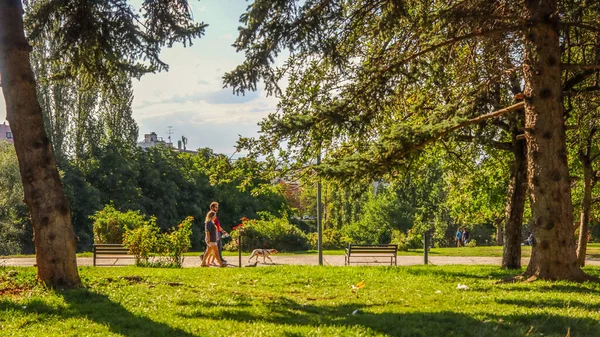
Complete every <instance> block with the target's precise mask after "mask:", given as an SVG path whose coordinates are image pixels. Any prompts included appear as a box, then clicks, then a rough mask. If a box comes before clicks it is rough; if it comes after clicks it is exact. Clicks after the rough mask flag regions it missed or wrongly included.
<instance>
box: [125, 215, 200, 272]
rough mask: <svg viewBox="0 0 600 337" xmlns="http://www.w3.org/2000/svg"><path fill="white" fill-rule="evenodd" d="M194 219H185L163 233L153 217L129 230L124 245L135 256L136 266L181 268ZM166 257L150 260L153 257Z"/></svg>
mask: <svg viewBox="0 0 600 337" xmlns="http://www.w3.org/2000/svg"><path fill="white" fill-rule="evenodd" d="M192 221H194V218H193V217H191V216H190V217H187V218H185V219H184V220H183V221H182V222H181V223H180V224H179V225H178V226H177V227H173V228H171V230H170V231H169V232H167V233H161V231H160V228H159V227H158V225H157V224H156V218H154V217H151V218H150V219H149V220H147V221H144V222H143V224H142V225H141V226H139V227H136V228H127V229H126V230H125V233H123V245H124V246H125V247H127V248H129V252H130V253H131V254H133V255H134V256H135V263H136V265H140V266H173V267H178V268H181V266H182V265H183V253H185V252H187V250H188V248H189V247H190V236H191V234H192ZM155 256H156V257H164V258H165V259H166V261H162V260H161V259H158V260H157V259H153V260H152V261H151V260H150V258H151V257H155Z"/></svg>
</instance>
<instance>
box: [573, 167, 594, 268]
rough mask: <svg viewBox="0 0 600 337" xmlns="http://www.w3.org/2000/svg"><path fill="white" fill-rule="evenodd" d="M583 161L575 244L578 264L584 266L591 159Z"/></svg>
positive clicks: (589, 198)
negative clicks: (581, 193)
mask: <svg viewBox="0 0 600 337" xmlns="http://www.w3.org/2000/svg"><path fill="white" fill-rule="evenodd" d="M582 163H583V200H582V201H581V216H580V220H581V222H580V223H579V240H578V244H577V261H578V263H579V265H580V266H582V267H583V266H585V253H586V250H587V242H588V224H589V222H590V209H591V205H592V176H593V174H594V173H593V169H592V160H591V159H590V158H589V155H588V156H584V157H583V158H582Z"/></svg>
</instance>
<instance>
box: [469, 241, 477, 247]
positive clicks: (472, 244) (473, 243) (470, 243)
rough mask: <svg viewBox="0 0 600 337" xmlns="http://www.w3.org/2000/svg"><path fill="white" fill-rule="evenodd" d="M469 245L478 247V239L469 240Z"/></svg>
mask: <svg viewBox="0 0 600 337" xmlns="http://www.w3.org/2000/svg"><path fill="white" fill-rule="evenodd" d="M467 247H471V248H473V247H477V241H476V240H469V242H467Z"/></svg>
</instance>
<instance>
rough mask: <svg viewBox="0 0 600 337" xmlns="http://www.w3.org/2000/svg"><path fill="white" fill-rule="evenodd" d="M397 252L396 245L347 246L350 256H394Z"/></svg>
mask: <svg viewBox="0 0 600 337" xmlns="http://www.w3.org/2000/svg"><path fill="white" fill-rule="evenodd" d="M397 252H398V245H393V244H390V245H355V244H350V245H348V253H349V254H351V255H354V254H358V255H366V254H370V255H375V254H379V255H384V254H385V255H391V254H393V255H396V253H397Z"/></svg>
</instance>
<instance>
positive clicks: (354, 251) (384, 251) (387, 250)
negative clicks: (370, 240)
mask: <svg viewBox="0 0 600 337" xmlns="http://www.w3.org/2000/svg"><path fill="white" fill-rule="evenodd" d="M397 254H398V245H353V244H349V245H348V248H346V254H345V264H346V265H349V264H350V263H352V261H351V260H350V259H351V258H352V257H355V258H365V257H372V258H386V259H387V258H389V259H390V261H389V262H390V265H397ZM360 263H387V261H360Z"/></svg>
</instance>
